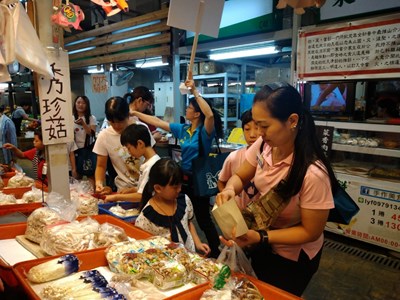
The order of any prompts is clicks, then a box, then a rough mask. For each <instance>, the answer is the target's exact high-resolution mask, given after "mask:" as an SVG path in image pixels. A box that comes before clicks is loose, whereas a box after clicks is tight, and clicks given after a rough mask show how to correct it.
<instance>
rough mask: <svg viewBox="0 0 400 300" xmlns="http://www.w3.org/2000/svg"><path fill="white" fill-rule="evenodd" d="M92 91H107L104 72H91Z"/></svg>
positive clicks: (98, 92)
mask: <svg viewBox="0 0 400 300" xmlns="http://www.w3.org/2000/svg"><path fill="white" fill-rule="evenodd" d="M91 77H92V91H93V93H97V94H100V93H107V91H108V81H107V77H106V75H105V74H92V76H91Z"/></svg>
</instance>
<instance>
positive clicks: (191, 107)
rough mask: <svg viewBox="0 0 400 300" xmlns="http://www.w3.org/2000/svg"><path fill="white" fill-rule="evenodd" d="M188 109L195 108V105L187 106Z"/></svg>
mask: <svg viewBox="0 0 400 300" xmlns="http://www.w3.org/2000/svg"><path fill="white" fill-rule="evenodd" d="M186 109H193V110H194V107H193V106H188V107H186Z"/></svg>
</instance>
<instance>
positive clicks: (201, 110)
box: [133, 80, 223, 258]
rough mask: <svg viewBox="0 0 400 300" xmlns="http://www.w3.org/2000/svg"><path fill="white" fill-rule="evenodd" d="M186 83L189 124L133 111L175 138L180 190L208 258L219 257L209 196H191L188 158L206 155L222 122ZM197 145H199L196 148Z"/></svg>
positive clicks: (191, 185) (192, 190) (190, 85)
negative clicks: (179, 159)
mask: <svg viewBox="0 0 400 300" xmlns="http://www.w3.org/2000/svg"><path fill="white" fill-rule="evenodd" d="M185 84H186V86H187V87H188V88H190V91H191V93H192V94H193V96H194V97H193V98H191V99H190V101H189V105H188V107H187V108H186V120H188V121H190V124H180V123H168V122H166V121H164V120H161V119H159V118H157V117H154V116H149V115H145V114H143V113H140V112H137V111H135V112H133V113H134V115H135V116H137V117H138V118H139V119H140V120H142V121H143V122H146V123H148V124H152V125H154V126H156V127H158V128H161V129H163V130H165V131H168V132H172V134H173V135H174V137H175V138H176V139H177V140H178V141H179V145H180V147H181V149H182V163H181V166H182V170H183V172H184V173H185V185H184V187H183V188H184V192H185V194H187V195H188V196H189V198H190V199H191V201H192V203H193V207H194V212H195V214H196V220H197V223H198V224H199V227H200V229H201V230H203V232H204V234H205V236H206V238H207V241H208V244H209V245H210V248H211V254H210V256H211V257H214V258H217V257H218V256H219V253H220V250H219V248H218V247H219V245H220V241H219V238H218V232H217V229H216V227H215V225H214V222H213V220H212V218H211V213H210V198H209V197H200V196H196V195H194V188H193V183H192V174H193V173H192V172H193V170H192V160H193V159H195V158H197V157H199V156H207V155H209V153H210V152H211V146H212V143H213V141H214V140H215V138H221V137H222V133H223V130H222V122H221V118H220V116H219V114H218V112H217V111H216V110H214V109H213V108H212V107H211V105H210V103H209V102H208V101H207V100H205V99H204V98H203V97H202V96H201V95H200V94H199V92H198V91H197V89H196V86H195V84H194V81H193V80H186V82H185ZM200 145H201V147H200Z"/></svg>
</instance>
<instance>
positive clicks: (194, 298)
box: [166, 274, 302, 300]
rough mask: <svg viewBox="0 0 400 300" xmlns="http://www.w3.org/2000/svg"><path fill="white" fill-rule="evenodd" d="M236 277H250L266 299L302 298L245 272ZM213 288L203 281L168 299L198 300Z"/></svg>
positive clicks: (292, 299) (291, 299) (285, 299)
mask: <svg viewBox="0 0 400 300" xmlns="http://www.w3.org/2000/svg"><path fill="white" fill-rule="evenodd" d="M235 276H236V277H246V278H248V279H249V280H250V281H251V282H252V283H254V285H255V286H256V287H257V288H258V290H259V291H260V293H261V294H262V295H263V297H264V298H265V299H274V300H300V299H302V298H300V297H297V296H295V295H293V294H291V293H288V292H286V291H284V290H281V289H279V288H277V287H275V286H272V285H270V284H268V283H265V282H263V281H261V280H258V279H256V278H254V277H252V276H248V275H245V274H235ZM210 288H212V285H211V284H210V283H203V284H201V285H198V286H197V287H194V288H192V289H190V290H188V291H185V292H183V293H180V294H177V295H174V296H173V297H169V298H166V299H168V300H170V299H171V300H172V299H173V300H187V299H190V300H198V299H200V298H201V296H202V295H203V293H204V292H205V291H206V290H208V289H210Z"/></svg>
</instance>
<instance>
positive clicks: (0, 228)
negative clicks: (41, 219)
mask: <svg viewBox="0 0 400 300" xmlns="http://www.w3.org/2000/svg"><path fill="white" fill-rule="evenodd" d="M90 217H91V218H93V219H95V220H97V222H99V223H100V224H103V223H106V222H108V223H110V224H113V225H117V226H119V227H121V228H123V229H124V230H125V233H126V234H127V235H128V236H129V237H133V238H135V239H146V238H149V237H151V236H152V235H151V234H150V233H148V232H147V231H144V230H142V229H140V228H138V227H135V226H133V225H131V224H129V223H126V222H124V221H121V220H120V219H118V218H115V217H113V216H110V215H98V216H90ZM83 218H86V217H79V218H78V220H79V219H83ZM25 230H26V222H23V223H13V224H4V225H0V240H5V239H13V238H15V237H16V236H18V235H23V234H25ZM99 249H100V250H102V252H104V249H105V247H102V248H97V249H92V250H86V251H83V252H92V251H96V250H99ZM83 252H81V253H83ZM46 258H47V257H46ZM34 261H36V260H34ZM0 277H1V278H2V279H3V280H4V281H5V282H6V283H7V284H8V285H9V286H10V287H14V286H16V285H17V284H18V282H17V280H16V278H15V276H14V274H13V272H12V267H11V266H10V265H8V264H7V263H6V262H5V261H3V260H2V259H1V258H0Z"/></svg>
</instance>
